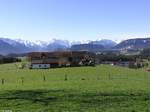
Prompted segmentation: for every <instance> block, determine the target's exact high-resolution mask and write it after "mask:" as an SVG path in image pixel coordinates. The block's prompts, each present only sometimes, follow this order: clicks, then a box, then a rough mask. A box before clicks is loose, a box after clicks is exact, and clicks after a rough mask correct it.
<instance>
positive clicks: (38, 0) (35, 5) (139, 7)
mask: <svg viewBox="0 0 150 112" xmlns="http://www.w3.org/2000/svg"><path fill="white" fill-rule="evenodd" d="M0 37H5V38H12V39H16V38H21V39H24V40H44V41H46V40H50V39H52V38H57V39H63V40H97V39H112V40H124V39H127V38H142V37H150V0H0Z"/></svg>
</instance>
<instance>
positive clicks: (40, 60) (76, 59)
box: [28, 51, 95, 68]
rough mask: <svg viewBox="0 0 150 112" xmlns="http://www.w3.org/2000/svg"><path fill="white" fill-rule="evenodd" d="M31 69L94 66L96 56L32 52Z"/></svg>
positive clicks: (73, 52)
mask: <svg viewBox="0 0 150 112" xmlns="http://www.w3.org/2000/svg"><path fill="white" fill-rule="evenodd" d="M28 60H29V61H30V62H31V66H30V68H54V67H63V66H93V65H95V54H93V53H90V52H87V51H65V52H31V53H29V54H28Z"/></svg>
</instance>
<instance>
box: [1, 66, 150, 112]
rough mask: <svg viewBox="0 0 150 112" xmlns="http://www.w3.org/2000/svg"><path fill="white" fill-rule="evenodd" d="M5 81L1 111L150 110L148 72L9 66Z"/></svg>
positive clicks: (3, 71)
mask: <svg viewBox="0 0 150 112" xmlns="http://www.w3.org/2000/svg"><path fill="white" fill-rule="evenodd" d="M44 77H45V81H44ZM65 77H67V80H65ZM2 79H4V84H2V81H0V110H2V109H11V110H15V111H17V110H18V111H21V112H22V111H27V112H29V111H31V112H32V111H36V112H37V111H44V112H47V111H54V112H55V111H56V112H57V111H58V112H60V111H83V112H85V111H86V112H93V111H102V112H103V111H108V112H112V111H114V112H117V111H118V112H120V111H129V112H131V111H133V112H134V111H150V73H148V72H146V71H144V70H131V69H127V68H121V67H114V66H109V65H100V66H97V67H75V68H58V69H49V70H29V69H23V70H19V69H17V68H16V67H15V64H5V65H0V80H2Z"/></svg>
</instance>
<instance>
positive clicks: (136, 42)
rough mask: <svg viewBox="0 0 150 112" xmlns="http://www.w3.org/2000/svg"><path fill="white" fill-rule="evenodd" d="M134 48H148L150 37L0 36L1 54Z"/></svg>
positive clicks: (149, 46)
mask: <svg viewBox="0 0 150 112" xmlns="http://www.w3.org/2000/svg"><path fill="white" fill-rule="evenodd" d="M135 48H136V49H138V48H150V38H140V39H139V38H138V39H128V40H125V41H122V42H120V43H117V42H115V41H112V40H108V39H100V40H95V41H91V40H88V41H72V42H70V41H68V40H60V39H52V40H49V41H47V42H45V41H41V40H37V41H35V42H31V41H27V40H21V39H15V40H13V39H9V38H0V54H2V55H7V54H11V53H15V54H20V53H27V52H38V51H63V50H89V51H93V52H95V51H96V52H97V51H99V50H104V49H120V50H122V49H135Z"/></svg>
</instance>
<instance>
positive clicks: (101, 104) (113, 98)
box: [0, 90, 150, 109]
mask: <svg viewBox="0 0 150 112" xmlns="http://www.w3.org/2000/svg"><path fill="white" fill-rule="evenodd" d="M137 101H138V102H139V101H141V102H148V101H150V95H149V94H146V93H125V92H111V93H101V92H97V93H95V92H93V93H92V92H79V91H71V90H70V91H65V90H25V91H21V90H15V91H5V92H0V103H1V102H5V103H7V104H8V105H7V106H10V107H14V106H18V105H19V106H20V107H21V106H25V105H26V104H27V103H28V104H31V105H32V104H38V105H42V106H51V107H54V108H58V107H59V108H70V109H72V108H79V109H80V108H86V109H87V108H91V107H95V108H101V109H102V108H105V109H106V107H108V106H109V107H113V108H115V107H117V108H120V107H122V106H124V107H128V106H131V105H130V104H132V105H133V104H134V103H135V105H136V102H137ZM10 102H12V103H10ZM70 104H71V105H74V107H71V106H70V107H69V105H70ZM62 105H63V106H62ZM65 106H66V107H65Z"/></svg>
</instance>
